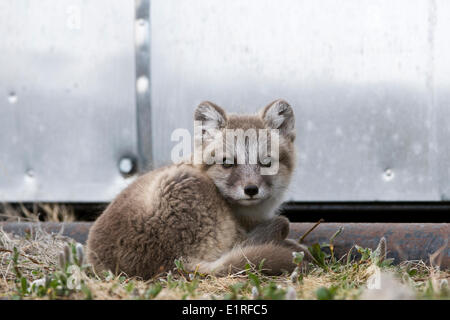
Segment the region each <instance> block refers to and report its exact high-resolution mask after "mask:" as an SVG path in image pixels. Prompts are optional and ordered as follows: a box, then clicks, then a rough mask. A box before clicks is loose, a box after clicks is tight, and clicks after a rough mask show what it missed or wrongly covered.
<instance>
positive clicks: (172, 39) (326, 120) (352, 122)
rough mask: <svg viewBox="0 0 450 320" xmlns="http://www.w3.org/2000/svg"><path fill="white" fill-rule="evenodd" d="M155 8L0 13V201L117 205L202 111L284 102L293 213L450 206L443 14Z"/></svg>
mask: <svg viewBox="0 0 450 320" xmlns="http://www.w3.org/2000/svg"><path fill="white" fill-rule="evenodd" d="M149 3H150V2H149V1H144V0H142V1H136V2H134V1H120V0H114V1H112V0H109V1H107V0H97V1H89V2H88V1H82V0H59V1H58V0H43V1H26V0H15V1H13V0H3V1H1V2H0V34H1V35H2V41H1V42H0V52H1V53H2V54H1V55H0V89H1V91H0V94H1V96H2V97H3V98H0V201H61V202H62V201H77V202H89V201H96V202H97V201H109V200H111V199H112V198H113V197H114V196H115V195H116V194H117V193H118V192H119V191H120V190H121V189H122V188H123V187H124V186H125V185H126V184H127V183H128V182H129V181H131V180H132V179H133V178H127V175H126V173H129V172H133V170H134V169H135V168H133V166H136V165H137V166H138V169H140V170H142V169H144V168H149V167H151V166H155V167H157V166H160V165H163V164H166V163H168V162H170V159H169V157H170V151H171V148H172V147H173V145H174V143H173V142H172V141H171V140H170V136H171V133H172V131H173V130H174V129H176V128H180V127H182V128H189V129H190V128H191V127H192V125H193V123H192V115H193V110H194V108H195V107H196V105H197V104H198V103H199V102H200V101H202V100H205V99H209V100H212V101H215V102H217V103H218V104H220V105H222V106H223V107H224V108H225V109H227V110H229V111H235V112H253V111H257V110H258V109H259V108H261V107H263V106H264V105H265V104H267V103H268V102H269V101H272V100H274V99H275V98H280V97H281V98H284V99H286V100H288V101H289V102H290V103H291V104H292V105H293V107H294V109H295V113H296V117H297V137H298V140H297V144H298V151H299V157H298V169H297V172H296V176H295V179H293V183H292V186H291V188H290V192H289V195H288V198H289V199H290V200H296V201H342V200H345V201H371V200H387V201H390V200H396V201H399V200H400V201H409V200H416V201H417V200H420V201H433V200H449V199H450V165H449V163H450V150H449V144H448V141H449V139H450V126H449V125H448V123H449V120H450V108H449V107H448V105H449V104H450V62H449V60H448V57H449V56H450V42H449V41H447V37H448V36H447V33H448V30H449V29H450V19H449V17H450V3H448V1H445V0H397V1H388V0H378V1H373V0H347V1H344V2H339V3H338V2H336V1H333V0H316V1H312V0H302V1H300V0H282V1H271V0H248V1H238V0H230V1H226V2H217V1H215V2H211V1H207V0H191V1H188V2H186V1H181V0H178V1H177V0H154V1H152V2H151V8H150V7H149ZM149 41H150V42H149ZM150 71H151V74H150ZM1 96H0V97H1ZM150 106H151V112H150ZM136 110H138V111H137V112H136ZM152 151H153V152H152ZM120 170H122V173H121V172H120Z"/></svg>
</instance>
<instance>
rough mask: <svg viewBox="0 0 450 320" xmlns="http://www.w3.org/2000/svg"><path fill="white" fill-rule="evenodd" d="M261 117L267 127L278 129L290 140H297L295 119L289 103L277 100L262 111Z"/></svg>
mask: <svg viewBox="0 0 450 320" xmlns="http://www.w3.org/2000/svg"><path fill="white" fill-rule="evenodd" d="M261 117H262V119H263V120H264V122H265V124H266V126H267V127H269V128H271V129H278V130H280V134H282V135H284V136H285V137H287V138H288V139H289V140H291V141H294V140H295V117H294V111H293V110H292V108H291V106H290V105H289V103H287V102H286V101H284V100H282V99H279V100H275V101H273V102H272V103H270V104H269V105H268V106H266V107H265V108H264V109H263V110H262V111H261Z"/></svg>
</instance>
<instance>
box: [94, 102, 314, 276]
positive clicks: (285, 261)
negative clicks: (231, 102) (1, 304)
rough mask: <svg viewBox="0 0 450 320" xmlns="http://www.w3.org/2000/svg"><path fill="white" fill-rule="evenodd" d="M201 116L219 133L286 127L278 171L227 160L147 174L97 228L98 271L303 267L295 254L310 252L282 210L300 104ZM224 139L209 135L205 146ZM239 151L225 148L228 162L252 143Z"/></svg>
mask: <svg viewBox="0 0 450 320" xmlns="http://www.w3.org/2000/svg"><path fill="white" fill-rule="evenodd" d="M195 120H196V121H200V122H202V123H204V124H205V125H207V126H208V128H214V129H216V130H218V131H225V130H226V129H243V130H247V129H277V130H279V133H280V135H279V152H277V154H275V153H272V154H270V157H271V159H270V161H272V162H273V161H274V160H276V161H278V163H279V168H278V171H277V173H276V174H273V175H261V173H260V169H261V167H263V166H265V165H266V164H262V163H260V162H258V163H252V164H250V163H242V164H230V163H228V162H227V161H225V162H224V163H211V164H206V163H210V162H206V163H201V164H195V163H194V164H191V163H181V164H173V165H170V166H166V167H162V168H159V169H156V170H154V171H151V172H149V173H147V174H144V175H142V176H141V177H139V178H138V179H136V180H135V181H134V182H133V183H132V184H130V185H129V186H128V187H127V188H126V189H124V190H123V191H122V192H121V193H120V194H119V195H118V196H117V197H116V199H114V200H113V201H112V202H111V204H110V205H109V206H108V207H107V208H106V210H105V211H104V212H103V213H102V214H101V216H100V217H99V218H98V219H97V221H96V222H95V223H94V225H93V227H92V228H91V230H90V233H89V237H88V259H89V261H90V263H91V264H92V265H93V267H94V268H95V269H96V270H111V271H113V272H116V273H117V272H124V273H126V274H127V275H128V276H139V277H142V278H144V279H148V278H151V277H153V276H156V275H158V274H160V273H163V272H167V271H169V270H171V269H172V268H173V266H174V260H175V259H180V258H182V259H183V260H184V262H185V267H186V268H187V269H188V270H195V269H196V270H198V271H199V272H201V273H207V274H216V275H225V274H227V273H228V272H233V271H238V270H242V269H243V268H244V266H245V265H246V264H247V263H250V264H254V265H259V264H260V263H261V261H262V260H263V259H264V263H263V271H264V272H265V273H267V274H270V275H275V274H280V273H281V272H282V271H292V270H293V269H294V268H295V265H294V264H293V262H292V252H293V251H305V250H304V248H303V247H302V246H300V245H298V244H297V243H295V242H294V241H291V240H288V239H286V237H287V234H288V232H289V221H288V220H287V219H286V218H284V217H280V216H278V215H277V208H278V206H279V205H280V204H281V202H282V199H283V193H284V191H285V190H286V188H287V186H288V184H289V181H290V178H291V175H292V172H293V169H294V164H295V152H294V145H293V142H294V139H295V131H294V130H295V128H294V114H293V111H292V108H291V107H290V106H289V104H288V103H287V102H285V101H283V100H277V101H274V102H272V103H271V104H269V105H268V106H267V107H265V108H264V109H263V110H261V112H260V113H259V114H257V115H235V114H226V113H225V111H224V110H222V109H221V108H220V107H218V106H217V105H215V104H213V103H211V102H203V103H202V104H200V105H199V106H198V107H197V109H196V111H195ZM217 139H219V138H217V136H215V137H213V136H208V135H207V133H206V132H205V133H202V140H201V144H202V145H203V146H207V145H211V144H214V143H217V142H218V141H217ZM220 139H222V137H220ZM233 148H234V150H227V151H226V152H225V156H226V158H227V159H229V157H233V155H230V154H227V152H230V151H231V152H233V154H234V155H235V154H238V153H239V152H241V153H242V152H243V153H248V150H249V143H248V140H243V141H241V142H238V143H237V144H236V145H235V146H234V147H233ZM275 157H276V159H275ZM246 159H247V160H248V157H246ZM306 253H307V252H306Z"/></svg>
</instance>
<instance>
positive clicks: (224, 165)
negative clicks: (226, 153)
mask: <svg viewBox="0 0 450 320" xmlns="http://www.w3.org/2000/svg"><path fill="white" fill-rule="evenodd" d="M222 166H223V167H224V168H231V167H232V166H233V163H230V162H227V158H223V163H222Z"/></svg>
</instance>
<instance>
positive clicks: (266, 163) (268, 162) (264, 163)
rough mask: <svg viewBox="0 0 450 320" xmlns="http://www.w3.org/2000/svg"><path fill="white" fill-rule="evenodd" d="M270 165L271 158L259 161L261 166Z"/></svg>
mask: <svg viewBox="0 0 450 320" xmlns="http://www.w3.org/2000/svg"><path fill="white" fill-rule="evenodd" d="M271 165H272V159H265V161H264V162H262V161H261V167H270V166H271Z"/></svg>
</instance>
